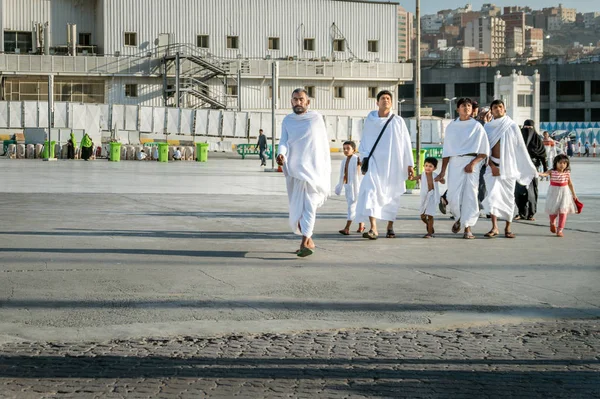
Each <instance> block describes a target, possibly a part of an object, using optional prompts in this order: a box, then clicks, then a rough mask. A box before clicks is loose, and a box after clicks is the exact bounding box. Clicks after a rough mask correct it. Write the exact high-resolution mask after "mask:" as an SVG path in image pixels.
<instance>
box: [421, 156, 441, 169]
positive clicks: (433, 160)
mask: <svg viewBox="0 0 600 399" xmlns="http://www.w3.org/2000/svg"><path fill="white" fill-rule="evenodd" d="M423 163H424V164H426V163H430V164H432V165H433V167H434V168H437V165H438V160H437V158H435V157H427V158H425V161H424V162H423Z"/></svg>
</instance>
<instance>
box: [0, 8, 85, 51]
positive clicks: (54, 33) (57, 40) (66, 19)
mask: <svg viewBox="0 0 600 399" xmlns="http://www.w3.org/2000/svg"><path fill="white" fill-rule="evenodd" d="M2 1H3V3H2V9H3V10H2V14H3V24H4V26H3V29H2V31H4V30H17V31H32V30H33V23H34V22H39V23H45V22H49V24H50V32H51V40H50V45H51V46H59V45H66V44H67V24H68V23H74V24H77V31H78V33H91V34H92V44H95V42H96V39H97V37H96V34H97V32H96V0H86V1H76V0H2ZM3 44H4V40H2V45H3Z"/></svg>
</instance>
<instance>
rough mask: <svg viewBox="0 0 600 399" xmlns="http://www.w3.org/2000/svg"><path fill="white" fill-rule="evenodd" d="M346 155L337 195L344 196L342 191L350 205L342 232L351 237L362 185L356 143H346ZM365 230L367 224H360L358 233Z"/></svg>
mask: <svg viewBox="0 0 600 399" xmlns="http://www.w3.org/2000/svg"><path fill="white" fill-rule="evenodd" d="M343 150H344V155H345V156H346V158H345V159H344V160H343V161H342V164H341V166H340V179H339V182H338V185H337V186H336V187H335V194H336V195H342V190H344V194H345V195H346V202H347V203H348V217H347V220H346V226H345V227H344V228H343V229H342V230H340V231H339V232H340V234H342V235H345V236H347V235H350V226H351V225H352V221H353V220H354V218H355V217H356V203H357V201H358V188H359V185H360V178H361V176H362V175H361V173H360V159H359V158H358V155H357V154H356V144H355V143H354V141H346V142H345V143H344V146H343ZM364 230H365V224H364V223H359V224H358V230H357V231H356V232H357V233H362V232H363V231H364Z"/></svg>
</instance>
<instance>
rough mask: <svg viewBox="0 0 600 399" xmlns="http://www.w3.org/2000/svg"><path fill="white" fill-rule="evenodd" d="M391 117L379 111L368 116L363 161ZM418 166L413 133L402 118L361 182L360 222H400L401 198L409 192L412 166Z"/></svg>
mask: <svg viewBox="0 0 600 399" xmlns="http://www.w3.org/2000/svg"><path fill="white" fill-rule="evenodd" d="M387 120H388V118H387V117H385V118H380V117H379V113H378V111H373V112H371V113H370V114H369V116H367V119H366V120H365V124H364V127H363V135H362V139H361V142H360V147H359V152H360V155H361V159H364V158H365V157H367V156H369V154H370V153H371V149H372V148H373V145H374V144H375V141H376V140H377V137H378V136H379V133H380V132H381V129H382V128H383V126H384V125H385V123H386V122H387ZM409 166H414V160H413V155H412V145H411V142H410V133H409V132H408V129H407V128H406V124H405V123H404V120H403V119H402V118H401V117H398V116H396V117H394V118H393V119H392V120H391V121H390V123H389V124H388V126H387V128H386V131H385V132H384V133H383V135H382V136H381V140H380V141H379V144H377V147H376V148H375V151H374V152H373V154H371V157H370V158H369V170H368V172H367V173H366V175H365V176H363V179H362V181H361V183H360V188H359V193H358V203H357V206H356V220H357V221H358V222H367V221H368V220H369V217H374V218H376V219H380V220H385V221H394V220H396V214H397V213H398V208H399V207H400V198H401V197H402V194H404V193H405V192H406V183H405V182H406V179H407V178H408V167H409Z"/></svg>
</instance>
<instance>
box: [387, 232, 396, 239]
mask: <svg viewBox="0 0 600 399" xmlns="http://www.w3.org/2000/svg"><path fill="white" fill-rule="evenodd" d="M385 238H396V233H394V230H388V231H387V234H386V235H385Z"/></svg>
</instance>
